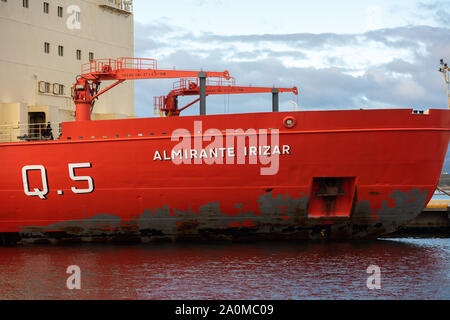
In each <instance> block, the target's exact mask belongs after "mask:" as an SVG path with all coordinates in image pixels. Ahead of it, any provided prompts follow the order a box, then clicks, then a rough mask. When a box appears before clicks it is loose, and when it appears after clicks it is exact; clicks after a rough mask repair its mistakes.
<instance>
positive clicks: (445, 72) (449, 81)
mask: <svg viewBox="0 0 450 320" xmlns="http://www.w3.org/2000/svg"><path fill="white" fill-rule="evenodd" d="M440 63H441V67H440V68H439V72H441V73H442V74H443V75H444V83H445V89H446V90H447V99H448V108H449V109H450V92H449V89H450V88H449V87H450V79H449V77H450V70H449V68H448V65H447V63H445V62H444V59H441V61H440Z"/></svg>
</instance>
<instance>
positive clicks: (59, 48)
mask: <svg viewBox="0 0 450 320" xmlns="http://www.w3.org/2000/svg"><path fill="white" fill-rule="evenodd" d="M63 55H64V47H63V46H58V56H60V57H62V56H63Z"/></svg>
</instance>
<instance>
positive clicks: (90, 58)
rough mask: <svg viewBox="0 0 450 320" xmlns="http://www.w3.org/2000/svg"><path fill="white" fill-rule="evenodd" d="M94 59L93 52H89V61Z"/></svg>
mask: <svg viewBox="0 0 450 320" xmlns="http://www.w3.org/2000/svg"><path fill="white" fill-rule="evenodd" d="M92 60H94V53H93V52H89V61H92Z"/></svg>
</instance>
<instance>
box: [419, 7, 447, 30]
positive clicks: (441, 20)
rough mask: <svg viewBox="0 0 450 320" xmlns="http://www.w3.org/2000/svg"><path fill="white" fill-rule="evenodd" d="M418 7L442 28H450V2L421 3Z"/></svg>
mask: <svg viewBox="0 0 450 320" xmlns="http://www.w3.org/2000/svg"><path fill="white" fill-rule="evenodd" d="M418 7H419V9H420V10H423V11H425V15H428V16H430V17H431V18H433V19H434V20H435V21H436V22H437V23H438V24H440V25H441V26H443V27H447V28H448V27H449V26H450V7H449V3H448V1H433V2H420V3H419V5H418ZM421 12H422V11H421Z"/></svg>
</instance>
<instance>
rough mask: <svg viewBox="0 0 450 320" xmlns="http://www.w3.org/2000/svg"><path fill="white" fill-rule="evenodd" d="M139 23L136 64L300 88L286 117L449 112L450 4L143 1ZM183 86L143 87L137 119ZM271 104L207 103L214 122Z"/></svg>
mask: <svg viewBox="0 0 450 320" xmlns="http://www.w3.org/2000/svg"><path fill="white" fill-rule="evenodd" d="M134 15H135V56H136V57H146V58H155V59H157V60H158V66H159V67H160V68H165V67H166V68H170V69H172V68H173V67H176V68H177V69H187V70H200V69H201V70H211V71H224V70H228V71H229V72H230V74H231V76H233V77H234V78H236V82H237V84H238V85H244V86H246V85H253V86H270V87H272V86H276V87H292V86H297V87H298V88H299V91H300V92H299V95H298V96H295V95H293V94H292V93H282V94H280V110H281V111H288V110H295V108H296V106H295V104H297V105H298V109H299V110H325V109H355V108H358V109H359V108H394V107H395V108H414V109H427V108H445V107H447V97H446V92H445V87H444V81H443V77H442V74H441V73H439V72H438V68H439V60H440V59H441V58H444V59H445V60H447V61H448V60H450V1H449V0H446V1H442V0H429V1H428V0H421V1H416V0H396V1H392V0H390V1H385V0H381V1H364V0H359V1H356V0H342V1H334V0H315V1H301V0H278V1H276V2H275V1H267V0H259V1H258V0H240V1H238V0H169V1H165V2H161V1H159V2H154V1H148V0H135V1H134ZM174 81H175V80H141V81H135V110H136V114H137V115H138V116H140V117H148V116H154V113H153V96H161V95H166V94H167V93H169V91H170V90H171V89H172V84H173V82H174ZM193 99H194V98H193V97H183V98H180V105H185V104H188V103H189V102H190V101H192V100H193ZM271 104H272V100H271V95H270V94H269V93H268V94H246V95H227V96H208V97H207V114H218V113H227V112H230V113H247V112H266V111H270V110H271ZM198 113H199V106H198V104H195V105H193V106H192V107H190V108H188V109H186V111H184V112H183V113H182V114H184V115H195V114H198Z"/></svg>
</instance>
